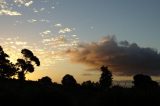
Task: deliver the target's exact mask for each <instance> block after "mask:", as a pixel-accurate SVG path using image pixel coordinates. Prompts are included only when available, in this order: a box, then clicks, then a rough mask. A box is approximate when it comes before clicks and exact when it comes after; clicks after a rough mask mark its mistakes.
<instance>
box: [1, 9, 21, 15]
mask: <svg viewBox="0 0 160 106" xmlns="http://www.w3.org/2000/svg"><path fill="white" fill-rule="evenodd" d="M0 15H9V16H19V15H22V14H21V13H19V12H17V11H12V10H5V9H1V10H0Z"/></svg>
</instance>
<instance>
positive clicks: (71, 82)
mask: <svg viewBox="0 0 160 106" xmlns="http://www.w3.org/2000/svg"><path fill="white" fill-rule="evenodd" d="M62 84H63V85H64V86H66V87H74V86H76V85H77V81H76V80H75V79H74V77H73V76H72V75H69V74H67V75H65V76H64V77H63V79H62Z"/></svg>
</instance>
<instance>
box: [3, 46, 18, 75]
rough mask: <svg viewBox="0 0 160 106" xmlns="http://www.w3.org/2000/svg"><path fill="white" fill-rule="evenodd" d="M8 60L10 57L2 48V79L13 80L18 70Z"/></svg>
mask: <svg viewBox="0 0 160 106" xmlns="http://www.w3.org/2000/svg"><path fill="white" fill-rule="evenodd" d="M8 58H9V55H8V54H6V53H5V52H4V51H3V48H2V47H1V46H0V78H11V77H12V76H14V75H15V74H16V71H17V68H16V67H15V65H14V64H13V63H11V62H10V60H8Z"/></svg>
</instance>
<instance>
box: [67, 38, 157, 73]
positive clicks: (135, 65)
mask: <svg viewBox="0 0 160 106" xmlns="http://www.w3.org/2000/svg"><path fill="white" fill-rule="evenodd" d="M66 53H67V54H68V55H69V57H70V58H71V61H72V62H76V63H83V64H85V65H87V66H89V67H90V68H92V69H93V68H95V69H97V67H101V66H102V65H106V66H108V67H109V69H110V70H111V71H112V72H113V74H115V75H133V74H137V73H143V74H149V75H160V53H158V51H157V50H155V49H153V48H149V47H148V48H144V47H140V46H139V45H138V44H136V43H129V42H128V41H120V42H118V41H116V39H115V37H113V36H112V37H109V36H108V37H104V38H103V39H101V40H100V41H99V42H91V43H82V44H79V46H78V48H77V49H69V50H67V52H66Z"/></svg>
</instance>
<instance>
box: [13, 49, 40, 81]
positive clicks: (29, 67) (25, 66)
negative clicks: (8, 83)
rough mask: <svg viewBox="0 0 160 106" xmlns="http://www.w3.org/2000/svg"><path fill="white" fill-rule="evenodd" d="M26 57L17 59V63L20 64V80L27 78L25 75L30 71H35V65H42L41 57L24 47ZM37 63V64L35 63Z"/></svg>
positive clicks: (23, 51) (23, 52)
mask: <svg viewBox="0 0 160 106" xmlns="http://www.w3.org/2000/svg"><path fill="white" fill-rule="evenodd" d="M21 53H22V54H23V57H24V59H17V63H16V65H17V66H18V68H19V70H18V78H19V79H20V80H25V75H26V74H27V73H28V72H29V73H32V72H34V65H37V66H40V61H39V59H38V58H37V57H36V56H34V54H33V53H32V51H30V50H28V49H22V51H21ZM34 63H35V64H34Z"/></svg>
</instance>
